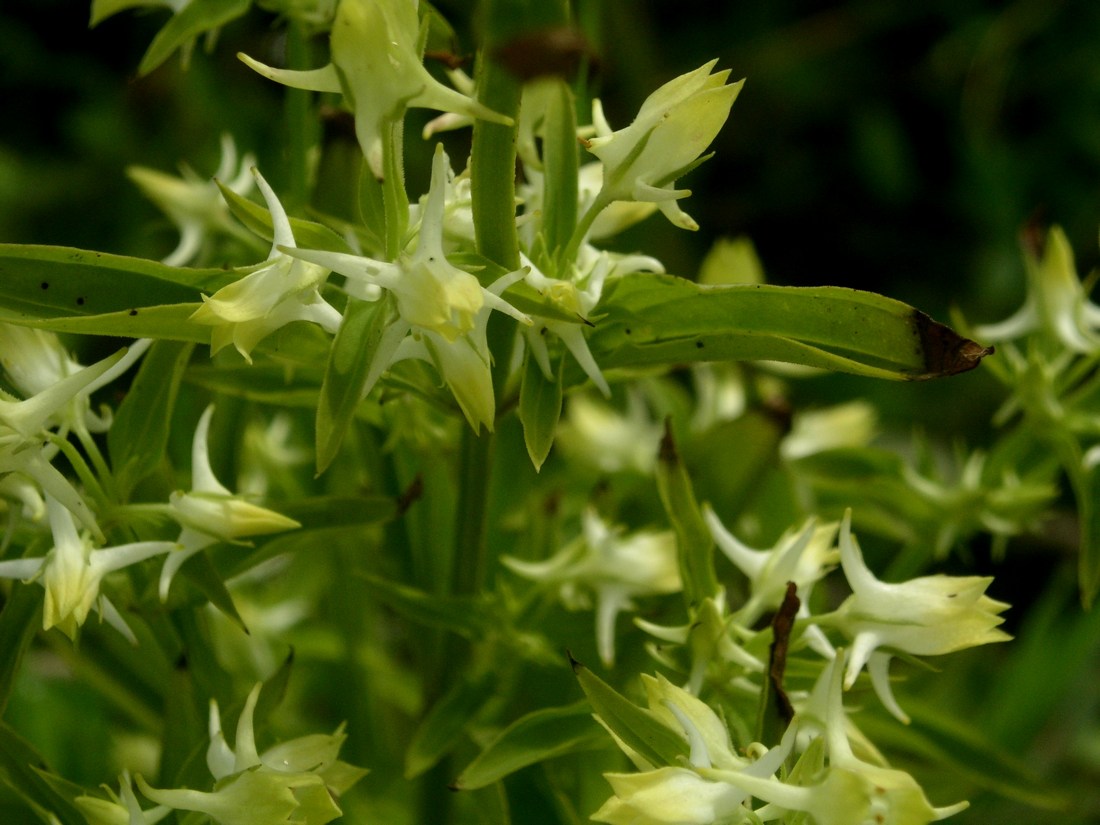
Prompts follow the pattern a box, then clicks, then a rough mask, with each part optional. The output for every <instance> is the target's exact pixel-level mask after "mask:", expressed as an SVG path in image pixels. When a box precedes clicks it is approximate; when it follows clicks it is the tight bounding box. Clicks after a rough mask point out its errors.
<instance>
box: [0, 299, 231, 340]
mask: <svg viewBox="0 0 1100 825" xmlns="http://www.w3.org/2000/svg"><path fill="white" fill-rule="evenodd" d="M199 306H200V304H197V303H196V304H169V305H166V306H154V307H142V308H140V309H137V308H134V309H130V310H127V311H126V312H111V313H107V314H105V315H91V316H83V317H76V318H62V317H58V318H34V319H28V318H22V317H20V318H5V319H3V320H6V321H8V323H12V324H21V325H22V326H25V327H34V328H35V329H48V330H50V331H51V332H69V333H73V334H74V335H110V336H114V337H116V338H157V339H162V340H171V341H189V342H191V343H193V344H209V343H210V330H211V327H207V326H203V325H202V324H196V323H195V322H194V321H192V320H191V315H192V313H194V311H195V310H196V309H198V308H199Z"/></svg>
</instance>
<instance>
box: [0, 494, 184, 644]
mask: <svg viewBox="0 0 1100 825" xmlns="http://www.w3.org/2000/svg"><path fill="white" fill-rule="evenodd" d="M46 511H47V513H48V514H49V518H50V529H51V531H52V532H53V542H54V544H53V549H52V550H50V552H49V553H47V554H46V556H45V557H43V558H33V559H12V560H9V561H2V562H0V578H11V579H34V580H37V581H38V582H39V583H40V584H41V585H42V587H44V588H45V590H46V598H45V602H44V604H43V608H42V628H43V630H49V629H50V628H51V627H56V628H57V629H58V630H60V631H61V632H62V633H64V634H65V635H66V636H68V637H69V638H70V639H75V638H76V634H77V630H78V628H79V627H80V626H81V625H83V624H84V621H85V620H86V619H87V618H88V613H89V612H91V610H92V609H93V608H94V609H95V610H96V612H98V613H99V615H100V616H101V617H102V618H103V619H104V620H105V621H106V622H107V623H108V624H109V625H111V626H112V627H113V628H115V629H116V630H118V632H119V633H121V634H122V635H123V636H125V637H126V638H127V639H129V640H130V641H132V642H134V643H136V642H137V640H136V639H135V638H134V634H133V632H132V631H131V630H130V628H129V626H128V625H127V624H126V622H125V620H123V618H122V615H121V614H120V613H119V612H118V610H117V608H115V606H114V605H113V604H112V603H111V601H110V600H109V599H108V598H107V597H106V596H105V595H103V594H102V593H100V584H101V583H102V581H103V578H104V577H105V576H106V575H107V574H108V573H112V572H114V571H115V570H121V569H122V568H123V567H129V566H130V565H131V564H137V563H139V562H142V561H144V560H145V559H148V558H152V557H153V556H157V555H161V554H163V553H168V552H170V551H171V550H173V549H174V548H175V547H176V545H175V544H174V543H173V542H170V541H141V542H134V543H131V544H122V545H118V546H117V547H100V548H95V547H94V546H93V542H92V539H91V537H89V536H88V535H80V534H79V533H78V532H77V529H76V525H75V523H74V522H73V517H72V514H71V513H70V512H69V510H68V509H66V508H65V507H64V506H63V505H61V504H60V503H59V502H58V501H57V500H56V499H54V498H53V497H51V496H49V495H47V496H46Z"/></svg>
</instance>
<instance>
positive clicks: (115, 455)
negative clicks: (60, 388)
mask: <svg viewBox="0 0 1100 825" xmlns="http://www.w3.org/2000/svg"><path fill="white" fill-rule="evenodd" d="M191 350H192V346H191V345H190V344H183V343H179V342H175V341H156V342H154V343H153V345H152V346H151V347H150V348H149V351H148V352H146V353H145V356H144V358H143V359H142V362H141V368H140V369H139V370H138V372H137V375H135V376H134V380H133V383H131V385H130V389H129V390H128V391H127V393H126V397H125V398H123V400H122V403H121V404H120V405H119V407H118V410H117V411H116V412H115V416H114V420H113V421H112V423H111V429H110V430H108V431H107V449H108V452H109V454H110V456H111V469H112V471H113V473H114V476H115V483H116V484H117V486H118V491H119V497H120V498H121V499H122V500H123V501H128V500H129V498H130V492H131V491H132V490H133V489H134V486H135V485H136V484H137V482H139V481H141V480H142V479H143V478H145V477H146V476H147V475H149V474H150V473H152V472H153V471H154V470H155V469H156V468H157V466H158V465H159V464H160V463H161V461H162V460H163V458H164V451H165V449H166V447H167V445H168V431H169V425H170V423H171V421H172V411H173V410H174V409H175V406H176V395H177V393H178V392H179V387H180V382H181V381H182V380H183V374H184V371H185V370H186V369H187V362H188V361H189V360H190V357H191Z"/></svg>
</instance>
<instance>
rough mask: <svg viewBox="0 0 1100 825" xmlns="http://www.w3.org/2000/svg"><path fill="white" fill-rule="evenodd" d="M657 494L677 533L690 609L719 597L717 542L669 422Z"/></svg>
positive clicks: (658, 466)
mask: <svg viewBox="0 0 1100 825" xmlns="http://www.w3.org/2000/svg"><path fill="white" fill-rule="evenodd" d="M657 491H658V493H659V494H660V496H661V503H662V504H664V506H665V512H666V513H668V518H669V521H671V522H672V527H673V529H674V530H675V531H676V547H677V551H678V554H677V555H678V558H679V562H680V578H681V579H682V580H683V583H684V599H685V601H686V602H687V604H688V606H691V605H694V604H699V603H700V602H702V601H703V599H707V598H712V597H714V596H716V595H717V594H718V577H717V575H716V574H715V572H714V540H713V539H712V538H711V535H710V530H709V529H707V525H706V522H704V521H703V515H702V513H701V512H700V511H699V504H698V503H697V502H696V501H695V493H694V491H693V490H692V487H691V479H690V478H689V477H688V474H687V469H686V468H685V467H684V463H683V461H681V460H680V454H679V452H678V451H677V449H676V442H675V440H674V439H673V436H672V424H671V422H669V421H666V422H665V434H664V438H662V439H661V451H660V454H659V456H658V460H657Z"/></svg>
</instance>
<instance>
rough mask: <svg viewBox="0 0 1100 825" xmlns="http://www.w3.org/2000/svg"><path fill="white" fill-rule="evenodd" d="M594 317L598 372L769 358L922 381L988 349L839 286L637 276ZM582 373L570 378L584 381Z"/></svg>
mask: <svg viewBox="0 0 1100 825" xmlns="http://www.w3.org/2000/svg"><path fill="white" fill-rule="evenodd" d="M601 312H602V313H603V317H602V318H598V317H597V316H598V314H599V313H601ZM592 320H595V321H596V330H595V331H594V332H593V334H592V335H591V336H590V337H589V339H588V343H589V347H590V348H591V350H592V354H593V355H594V356H595V358H596V361H597V362H598V363H599V364H600V366H601V367H603V368H604V369H610V368H613V367H638V366H647V365H657V364H666V365H668V364H682V363H687V362H694V361H725V360H770V361H787V362H790V363H795V364H805V365H807V366H811V367H820V368H823V369H829V370H836V371H840V372H850V373H855V374H857V375H866V376H870V377H875V378H890V379H894V380H922V379H927V378H936V377H940V376H945V375H953V374H955V373H959V372H964V371H966V370H969V369H972V368H974V367H976V366H977V365H978V363H979V362H980V361H981V359H982V358H983V357H984V356H986V355H988V354H989V353H990V352H991V350H989V349H987V348H984V347H982V346H980V345H979V344H976V343H974V342H973V341H970V340H967V339H966V338H963V337H962V336H960V335H958V334H957V333H955V332H954V331H952V330H951V329H950V328H948V327H946V326H944V325H942V324H939V323H937V322H935V321H933V320H932V319H931V318H929V317H928V316H927V315H925V314H924V313H922V312H919V311H917V310H915V309H913V308H912V307H910V306H907V305H906V304H903V303H901V302H899V301H894V300H892V299H890V298H885V297H883V296H881V295H876V294H874V293H870V292H860V291H858V290H854V289H846V288H842V287H779V286H768V285H755V284H754V285H731V286H711V287H706V286H700V285H698V284H695V283H692V282H691V281H687V280H684V279H683V278H677V277H675V276H672V275H633V276H631V277H630V278H620V279H618V280H615V281H613V282H612V283H611V284H609V285H608V287H607V289H606V290H605V292H604V296H603V299H602V301H601V303H600V304H599V306H598V307H597V309H596V312H595V313H594V315H593V319H592ZM578 373H579V369H574V370H573V371H572V372H571V373H570V374H569V375H567V377H566V384H567V385H572V384H573V383H579V382H580V381H581V380H583V376H581V375H579V374H578Z"/></svg>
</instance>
